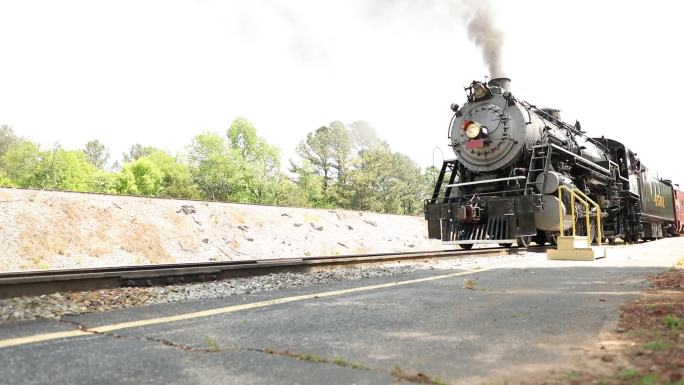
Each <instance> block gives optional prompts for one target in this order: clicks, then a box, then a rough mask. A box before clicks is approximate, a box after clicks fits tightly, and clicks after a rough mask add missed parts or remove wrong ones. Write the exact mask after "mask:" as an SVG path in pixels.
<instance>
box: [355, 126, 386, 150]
mask: <svg viewBox="0 0 684 385" xmlns="http://www.w3.org/2000/svg"><path fill="white" fill-rule="evenodd" d="M349 128H350V130H351V137H352V140H353V142H354V148H355V149H356V150H357V152H358V153H362V152H363V151H367V150H372V149H374V148H376V147H379V146H383V147H386V148H389V145H388V144H387V142H385V141H383V140H381V139H380V138H379V137H378V134H377V133H376V132H375V129H374V128H373V127H372V126H371V125H370V124H369V123H368V122H364V121H363V120H358V121H355V122H353V123H352V124H350V125H349Z"/></svg>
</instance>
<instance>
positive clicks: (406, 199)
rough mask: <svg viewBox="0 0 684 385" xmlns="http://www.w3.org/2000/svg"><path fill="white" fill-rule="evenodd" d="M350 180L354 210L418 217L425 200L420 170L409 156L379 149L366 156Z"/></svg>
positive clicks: (362, 157)
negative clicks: (414, 215) (415, 215)
mask: <svg viewBox="0 0 684 385" xmlns="http://www.w3.org/2000/svg"><path fill="white" fill-rule="evenodd" d="M357 162H358V164H357V168H356V169H355V170H354V171H353V172H352V175H351V177H350V186H349V190H350V191H351V192H352V193H351V195H352V200H351V204H352V208H353V209H358V210H369V211H377V212H385V213H395V214H417V213H418V212H419V211H420V208H421V202H422V199H424V197H425V183H424V177H423V175H422V174H421V172H420V168H419V167H418V166H417V165H416V164H415V163H414V162H413V161H412V160H411V159H410V158H409V157H407V156H406V155H404V154H400V153H393V152H391V151H389V150H388V149H386V148H384V147H378V148H376V149H373V150H368V151H365V152H363V153H362V155H361V157H360V158H359V159H358V161H357Z"/></svg>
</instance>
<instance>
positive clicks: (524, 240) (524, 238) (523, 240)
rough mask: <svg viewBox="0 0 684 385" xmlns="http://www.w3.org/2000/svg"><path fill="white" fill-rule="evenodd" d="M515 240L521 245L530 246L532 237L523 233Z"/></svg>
mask: <svg viewBox="0 0 684 385" xmlns="http://www.w3.org/2000/svg"><path fill="white" fill-rule="evenodd" d="M515 242H516V243H517V244H518V246H519V247H530V242H532V237H530V236H529V235H521V236H519V237H518V238H517V239H516V240H515Z"/></svg>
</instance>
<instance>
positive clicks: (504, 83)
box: [487, 78, 511, 92]
mask: <svg viewBox="0 0 684 385" xmlns="http://www.w3.org/2000/svg"><path fill="white" fill-rule="evenodd" d="M487 85H489V86H490V87H501V89H503V90H504V91H508V92H511V79H509V78H494V79H492V80H490V81H489V82H488V83H487Z"/></svg>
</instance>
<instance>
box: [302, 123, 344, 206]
mask: <svg viewBox="0 0 684 385" xmlns="http://www.w3.org/2000/svg"><path fill="white" fill-rule="evenodd" d="M351 148H352V140H351V137H350V135H349V131H348V130H347V129H346V128H345V127H344V124H342V123H340V122H332V123H331V124H330V126H323V127H320V128H318V129H317V130H316V131H314V132H310V133H309V134H307V136H306V139H305V140H303V141H302V142H301V143H300V144H299V145H298V146H297V148H296V152H297V154H298V155H299V156H300V157H301V158H302V159H303V160H304V161H305V162H308V164H309V165H310V166H311V172H312V173H313V174H314V175H319V176H321V177H322V178H323V192H324V193H325V194H327V193H329V192H330V191H329V189H330V187H331V186H332V185H334V184H335V183H336V182H337V181H338V180H344V178H345V174H346V172H347V170H348V167H349V162H350V158H351ZM293 166H294V167H293V171H294V172H296V173H298V171H297V167H299V166H297V165H295V164H293Z"/></svg>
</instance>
